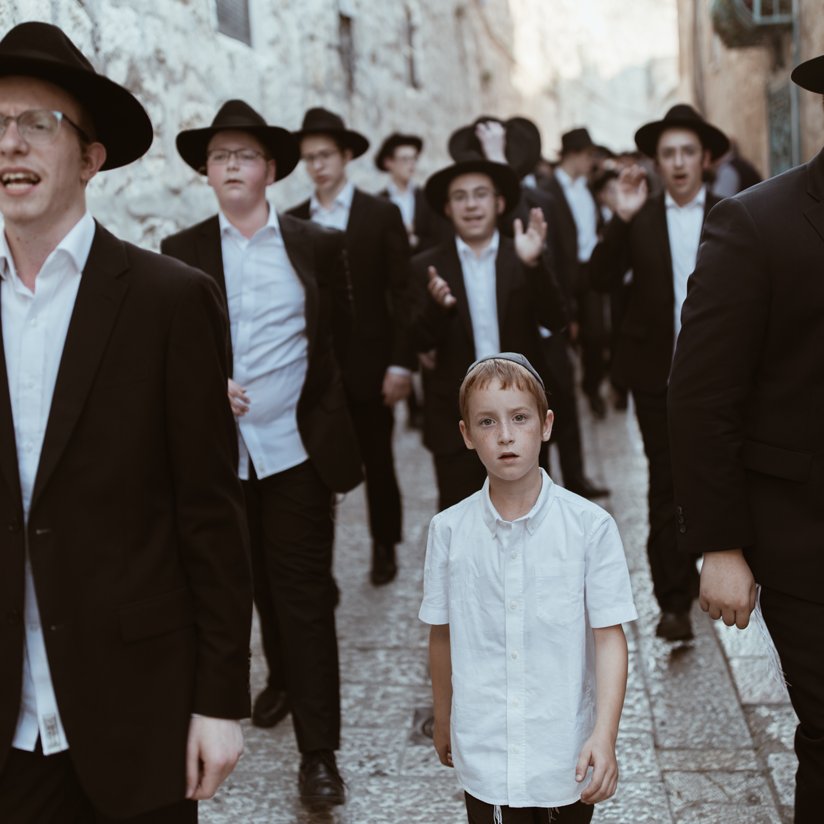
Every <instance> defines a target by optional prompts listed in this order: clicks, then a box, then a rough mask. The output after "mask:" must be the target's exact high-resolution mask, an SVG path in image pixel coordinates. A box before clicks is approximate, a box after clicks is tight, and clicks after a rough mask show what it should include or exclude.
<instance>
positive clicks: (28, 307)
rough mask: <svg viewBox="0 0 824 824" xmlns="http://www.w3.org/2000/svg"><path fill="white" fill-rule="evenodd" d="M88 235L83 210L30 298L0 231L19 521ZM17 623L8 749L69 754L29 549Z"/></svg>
mask: <svg viewBox="0 0 824 824" xmlns="http://www.w3.org/2000/svg"><path fill="white" fill-rule="evenodd" d="M94 232H95V225H94V220H93V219H92V216H91V215H90V214H89V213H88V212H86V214H85V215H83V217H82V218H81V219H80V220H79V221H78V222H77V223H76V224H75V225H74V227H73V228H72V229H71V230H70V231H69V233H68V234H67V235H66V236H65V237H64V238H63V240H61V241H60V243H59V244H58V245H57V247H56V248H55V249H54V251H53V252H52V253H51V254H50V255H49V256H48V257H47V258H46V261H45V263H44V264H43V266H42V268H41V269H40V271H39V272H38V274H37V280H36V283H35V290H34V292H31V291H29V289H28V288H26V286H24V285H23V282H22V281H21V280H20V278H19V277H18V275H17V270H16V268H15V265H14V259H13V258H12V255H11V251H10V250H9V247H8V244H7V243H6V236H5V234H4V233H0V278H2V281H1V282H0V305H2V318H3V348H4V350H5V356H6V373H7V375H8V381H9V397H10V400H11V410H12V417H13V418H14V439H15V444H16V446H17V469H18V473H19V476H20V491H21V493H22V496H23V515H24V517H25V519H26V522H28V518H29V508H30V506H31V498H32V491H33V490H34V482H35V478H36V477H37V467H38V465H39V463H40V450H41V449H42V447H43V436H44V435H45V433H46V424H47V422H48V419H49V410H50V409H51V403H52V395H53V394H54V386H55V383H56V381H57V372H58V369H59V367H60V359H61V357H62V356H63V346H64V344H65V342H66V333H67V332H68V329H69V321H70V320H71V316H72V312H73V310H74V304H75V300H76V298H77V290H78V289H79V288H80V278H81V274H82V271H83V268H84V267H85V265H86V260H87V259H88V257H89V250H90V249H91V246H92V241H93V240H94ZM24 620H25V654H24V657H23V689H22V696H21V701H20V715H19V716H18V719H17V727H16V729H15V731H14V739H13V740H12V746H13V747H15V748H16V749H19V750H27V751H29V752H33V751H34V749H35V746H36V744H37V739H38V737H39V738H40V740H41V742H42V748H43V753H44V754H45V755H51V754H52V753H56V752H61V751H62V750H66V749H68V747H69V742H68V740H67V739H66V733H65V731H64V729H63V724H62V722H61V720H60V712H59V710H58V708H57V698H56V697H55V694H54V687H53V685H52V678H51V671H50V669H49V661H48V656H47V654H46V643H45V639H44V638H43V628H42V627H41V625H40V610H39V608H38V604H37V594H36V591H35V588H34V578H33V575H32V569H31V563H30V561H29V555H28V551H27V552H26V573H25V607H24Z"/></svg>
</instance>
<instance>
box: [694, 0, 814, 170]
mask: <svg viewBox="0 0 824 824" xmlns="http://www.w3.org/2000/svg"><path fill="white" fill-rule="evenodd" d="M759 7H760V8H761V10H762V13H764V14H768V13H773V14H775V15H781V16H782V17H783V18H784V19H785V20H786V22H778V23H771V22H770V18H769V17H765V18H764V24H763V25H760V26H756V25H754V24H755V23H756V22H757V20H756V18H755V17H754V15H753V10H756V11H757V10H758V8H759ZM782 17H779V18H777V19H778V20H779V21H780V20H781V19H782ZM678 18H679V39H680V76H681V93H682V95H683V96H685V97H686V98H687V99H689V100H692V101H693V102H694V103H695V105H696V106H697V107H698V108H699V109H701V111H702V112H703V113H704V115H705V116H706V117H708V118H709V119H710V120H711V121H712V122H713V123H715V124H717V125H718V126H719V127H720V128H722V129H724V130H725V131H726V132H727V133H728V134H730V135H731V136H733V137H734V138H735V139H736V140H737V142H738V144H739V147H740V151H741V154H742V155H743V156H744V157H746V158H748V159H749V160H751V161H752V162H753V163H754V164H755V165H756V166H757V168H758V169H759V171H760V172H761V174H762V175H765V176H767V175H772V174H776V173H778V172H780V171H783V170H784V169H786V168H789V167H790V166H791V165H794V164H796V163H799V162H803V161H806V160H809V158H811V157H812V156H813V155H815V154H816V153H817V152H818V151H819V150H820V148H821V146H822V144H824V108H822V101H821V97H820V96H819V95H814V94H811V93H809V92H807V91H804V90H801V89H798V88H797V87H796V86H795V85H794V84H793V83H791V82H790V79H789V77H790V72H791V71H792V69H793V67H794V66H795V65H797V64H798V63H800V62H801V61H803V60H806V59H808V58H810V57H815V56H817V55H819V54H821V53H822V51H824V46H822V44H824V14H822V5H821V0H762V2H761V3H754V2H753V0H678ZM774 19H775V18H774Z"/></svg>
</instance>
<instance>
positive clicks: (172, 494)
mask: <svg viewBox="0 0 824 824" xmlns="http://www.w3.org/2000/svg"><path fill="white" fill-rule="evenodd" d="M151 142H152V126H151V122H150V120H149V118H148V115H147V114H146V112H145V110H144V109H143V107H142V106H141V104H140V103H139V101H138V100H137V99H136V98H135V97H134V96H133V95H132V94H131V93H130V92H129V91H128V90H127V89H125V88H124V87H122V86H120V85H118V84H116V83H114V82H112V81H111V80H109V79H108V78H106V77H104V76H103V75H100V74H98V73H97V72H95V70H94V69H93V67H92V66H91V64H90V63H89V61H88V60H87V59H86V58H85V57H84V56H83V54H82V53H81V52H80V51H79V50H78V49H77V47H76V46H75V44H74V43H72V42H71V40H70V39H69V38H68V37H67V36H66V35H65V33H64V32H62V31H61V30H60V29H59V28H57V27H56V26H52V25H49V24H46V23H39V22H29V23H22V24H20V25H18V26H15V27H14V28H13V29H12V30H11V31H10V32H8V33H7V34H6V36H5V37H4V38H3V40H2V41H0V212H2V214H3V217H4V221H5V225H4V232H3V233H2V235H1V236H0V309H1V310H2V336H1V337H0V345H1V346H2V349H1V350H0V518H1V519H2V522H3V523H4V524H5V525H7V529H4V530H3V535H2V540H1V541H0V602H2V604H3V610H4V613H5V621H4V626H3V630H2V633H0V660H2V662H3V665H2V666H3V678H2V686H0V821H4V822H19V823H20V824H30V823H31V824H34V823H35V822H36V824H65V822H69V821H71V822H76V821H83V822H87V821H94V822H100V821H112V820H118V821H124V822H138V821H139V822H145V824H149V822H157V824H160V823H161V822H162V824H172V822H174V824H191V823H192V822H196V821H197V800H198V799H203V798H208V797H210V796H212V795H213V794H214V792H215V791H216V790H217V788H218V786H219V785H220V783H221V781H222V780H223V779H224V778H225V777H226V776H227V775H228V774H229V773H230V772H231V770H232V768H233V767H234V765H235V762H236V761H237V759H238V758H239V756H240V754H241V751H242V749H243V736H242V732H241V728H240V723H239V721H238V719H240V718H243V717H245V716H246V715H248V707H249V662H248V654H249V653H248V650H249V631H250V625H251V584H250V581H249V569H248V557H247V552H246V540H245V525H244V522H243V515H242V506H243V503H242V493H241V490H240V486H239V484H238V481H237V476H236V473H235V469H236V443H235V439H234V434H233V431H232V430H233V423H232V417H231V414H230V412H229V408H228V404H227V402H226V394H225V393H226V377H227V375H226V364H225V338H226V331H227V330H226V318H225V314H224V313H223V311H222V307H221V305H220V300H219V295H218V293H217V289H216V288H215V286H214V284H212V283H211V281H210V280H209V279H208V278H207V277H206V276H205V275H203V273H202V272H199V271H197V270H195V269H193V268H191V267H188V266H184V265H183V264H181V263H179V262H177V261H172V260H169V259H168V258H164V257H162V256H160V255H157V254H154V253H151V252H147V251H145V250H143V249H139V248H138V247H136V246H133V245H131V244H129V243H125V242H123V241H121V240H119V239H118V238H116V237H114V236H113V235H112V234H110V233H109V232H107V231H106V229H104V228H103V226H101V225H100V224H99V223H97V222H96V221H95V220H94V219H93V218H92V216H91V215H90V214H89V212H88V211H87V207H86V187H87V186H88V184H89V183H90V181H91V180H92V179H93V178H94V176H95V175H96V174H97V173H98V172H99V171H104V170H106V169H114V168H118V167H122V166H125V165H127V164H128V163H131V162H132V161H135V160H137V159H138V158H139V157H140V156H141V155H143V154H144V152H146V151H147V150H148V148H149V146H150V145H151Z"/></svg>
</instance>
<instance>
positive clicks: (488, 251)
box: [455, 230, 501, 360]
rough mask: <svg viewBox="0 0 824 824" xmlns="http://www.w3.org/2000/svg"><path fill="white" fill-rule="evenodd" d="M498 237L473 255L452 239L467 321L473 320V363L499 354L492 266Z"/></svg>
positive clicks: (456, 237)
mask: <svg viewBox="0 0 824 824" xmlns="http://www.w3.org/2000/svg"><path fill="white" fill-rule="evenodd" d="M499 244H500V235H499V234H498V232H497V230H496V232H495V234H494V235H493V236H492V240H490V242H489V245H488V246H487V247H486V248H485V249H483V250H482V251H481V253H480V255H476V254H475V252H473V251H472V249H470V248H469V246H467V244H466V243H465V242H464V241H463V240H461V238H459V237H458V236H457V235H455V245H456V246H457V247H458V258H459V259H460V262H461V271H462V272H463V280H464V287H465V288H466V300H467V303H468V304H469V317H470V318H471V319H472V336H473V338H474V342H475V359H476V360H477V359H478V358H486V357H489V356H490V355H497V354H498V353H499V352H500V351H501V332H500V327H499V325H498V297H497V293H496V280H497V276H496V269H495V262H496V258H497V257H498V246H499Z"/></svg>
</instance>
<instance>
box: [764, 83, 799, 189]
mask: <svg viewBox="0 0 824 824" xmlns="http://www.w3.org/2000/svg"><path fill="white" fill-rule="evenodd" d="M767 112H768V116H769V127H770V174H771V175H777V174H779V173H781V172H785V171H786V170H787V169H789V168H791V167H792V165H793V125H792V121H793V118H792V101H791V98H790V85H789V83H788V84H787V85H785V86H781V87H779V88H777V89H771V90H768V91H767Z"/></svg>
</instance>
